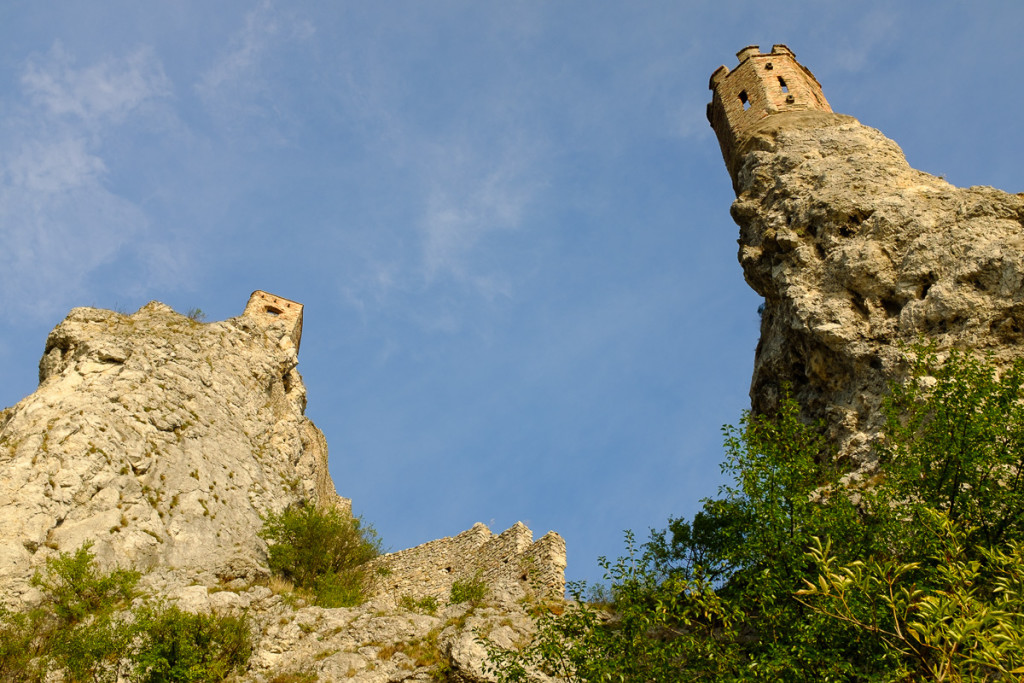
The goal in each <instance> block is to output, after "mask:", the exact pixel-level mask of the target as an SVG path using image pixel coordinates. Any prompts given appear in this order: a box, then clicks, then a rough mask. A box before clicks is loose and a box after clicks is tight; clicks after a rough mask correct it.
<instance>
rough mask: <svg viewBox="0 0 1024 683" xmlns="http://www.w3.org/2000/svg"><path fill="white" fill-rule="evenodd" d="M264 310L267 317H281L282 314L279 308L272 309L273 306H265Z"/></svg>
mask: <svg viewBox="0 0 1024 683" xmlns="http://www.w3.org/2000/svg"><path fill="white" fill-rule="evenodd" d="M265 310H266V312H267V315H272V316H274V317H277V316H279V315H281V313H282V312H283V311H282V310H281V309H280V308H274V307H273V306H267V307H266V309H265Z"/></svg>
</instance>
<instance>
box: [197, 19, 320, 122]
mask: <svg viewBox="0 0 1024 683" xmlns="http://www.w3.org/2000/svg"><path fill="white" fill-rule="evenodd" d="M314 32H315V31H314V28H313V25H312V24H311V23H310V22H309V21H306V20H303V19H299V18H297V17H295V16H293V15H291V14H289V13H288V12H286V11H282V10H279V9H278V8H276V7H275V6H274V4H273V3H272V2H270V0H264V1H263V2H261V3H260V4H259V6H257V7H256V8H255V9H253V10H252V11H250V12H249V13H248V14H246V16H245V19H244V21H243V23H242V26H241V28H239V29H238V31H236V32H235V34H234V36H233V37H232V38H231V40H230V41H229V44H228V47H227V49H226V50H225V52H224V53H223V54H222V55H221V57H220V58H219V59H218V60H217V61H216V62H214V63H213V64H212V65H211V66H210V67H209V68H208V69H207V70H206V71H205V72H204V73H203V74H202V75H201V76H200V78H199V80H198V82H197V83H196V85H195V90H196V92H197V94H198V95H199V97H200V98H201V99H202V100H203V102H204V103H205V104H206V106H207V107H208V109H209V110H210V112H211V114H212V115H213V116H214V117H215V118H216V119H217V120H218V121H219V122H220V123H221V124H222V125H224V126H226V127H228V128H238V127H240V126H241V125H242V124H244V123H245V122H246V121H249V120H251V119H268V120H273V119H281V118H287V113H286V112H285V111H284V109H283V107H282V105H281V103H280V98H277V97H275V90H276V85H275V83H274V82H273V81H272V80H271V79H269V78H268V77H267V75H266V74H267V73H268V72H273V71H274V69H273V68H268V62H271V61H273V59H274V53H275V51H276V50H278V49H281V48H282V47H284V46H286V45H288V44H291V43H295V42H302V41H305V40H307V39H308V38H310V37H311V36H312V35H313V34H314Z"/></svg>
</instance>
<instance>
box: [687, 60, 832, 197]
mask: <svg viewBox="0 0 1024 683" xmlns="http://www.w3.org/2000/svg"><path fill="white" fill-rule="evenodd" d="M736 57H737V58H738V59H739V66H737V67H736V68H735V69H733V70H732V71H729V69H728V68H727V67H725V66H720V67H718V69H716V70H715V72H714V73H713V74H711V82H710V83H709V85H708V87H709V88H710V89H711V91H712V92H713V95H712V98H711V102H709V103H708V108H707V115H708V121H709V122H710V123H711V127H712V128H714V130H715V134H716V135H717V136H718V144H719V145H720V146H721V148H722V157H723V158H724V159H725V165H726V167H727V168H728V169H729V175H730V176H732V179H733V184H734V185H735V183H736V173H737V171H738V170H739V169H738V160H739V159H740V158H741V156H742V154H741V149H740V148H741V146H742V143H743V141H744V139H745V138H746V137H747V136H748V135H749V134H750V132H751V131H752V130H753V129H754V128H755V127H756V126H757V124H758V123H759V122H761V121H762V120H763V119H765V118H766V117H768V116H771V115H772V114H778V113H780V112H787V111H806V110H817V111H824V112H831V111H832V108H831V107H830V106H829V104H828V101H827V100H826V99H825V95H824V93H823V92H822V91H821V84H819V83H818V80H817V79H816V78H815V77H814V74H812V73H811V72H810V70H809V69H807V68H806V67H804V66H803V65H802V64H800V62H798V61H796V56H795V55H794V54H793V51H792V50H790V49H789V48H788V47H786V46H785V45H773V46H772V51H771V52H769V53H767V54H762V53H761V49H760V48H759V47H758V46H757V45H748V46H747V47H745V48H743V49H742V50H740V51H739V52H737V53H736Z"/></svg>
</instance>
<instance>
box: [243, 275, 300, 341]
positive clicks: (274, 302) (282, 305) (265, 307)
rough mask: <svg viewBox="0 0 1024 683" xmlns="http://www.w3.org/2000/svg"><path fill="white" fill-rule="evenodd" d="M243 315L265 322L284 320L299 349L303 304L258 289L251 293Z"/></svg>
mask: <svg viewBox="0 0 1024 683" xmlns="http://www.w3.org/2000/svg"><path fill="white" fill-rule="evenodd" d="M242 315H244V316H246V317H247V318H252V319H253V320H258V321H260V322H262V323H264V324H269V323H275V322H283V323H285V324H287V325H289V326H290V331H289V334H288V336H289V337H290V338H291V340H292V343H293V344H295V350H296V351H298V350H299V342H301V341H302V304H300V303H298V302H296V301H291V300H290V299H285V298H284V297H280V296H275V295H273V294H270V293H269V292H264V291H262V290H259V289H257V290H256V291H255V292H253V293H252V294H250V295H249V302H248V303H247V304H246V305H245V310H244V311H243V312H242Z"/></svg>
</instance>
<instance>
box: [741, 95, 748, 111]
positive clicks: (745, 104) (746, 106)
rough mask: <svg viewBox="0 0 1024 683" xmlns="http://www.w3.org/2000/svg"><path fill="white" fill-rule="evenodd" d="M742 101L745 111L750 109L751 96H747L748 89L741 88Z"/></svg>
mask: <svg viewBox="0 0 1024 683" xmlns="http://www.w3.org/2000/svg"><path fill="white" fill-rule="evenodd" d="M740 102H742V103H743V111H746V110H748V109H750V98H749V97H747V91H746V90H741V91H740Z"/></svg>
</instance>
